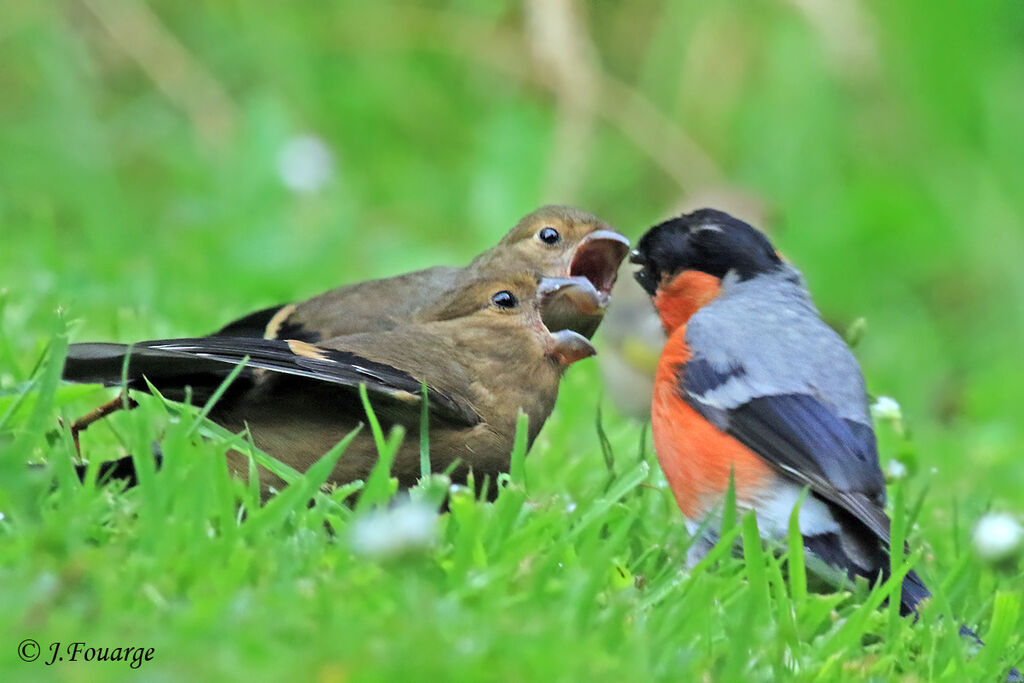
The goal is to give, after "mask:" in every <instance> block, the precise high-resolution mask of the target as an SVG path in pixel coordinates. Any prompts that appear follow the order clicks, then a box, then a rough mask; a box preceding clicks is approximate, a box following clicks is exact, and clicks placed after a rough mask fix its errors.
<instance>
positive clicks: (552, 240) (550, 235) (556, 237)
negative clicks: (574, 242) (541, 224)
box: [537, 226, 562, 244]
mask: <svg viewBox="0 0 1024 683" xmlns="http://www.w3.org/2000/svg"><path fill="white" fill-rule="evenodd" d="M537 237H538V238H539V239H540V241H541V242H543V243H544V244H558V243H559V242H561V241H562V236H561V235H560V234H559V233H558V231H557V230H555V229H554V228H552V227H550V226H548V227H546V228H541V231H540V232H538V233H537Z"/></svg>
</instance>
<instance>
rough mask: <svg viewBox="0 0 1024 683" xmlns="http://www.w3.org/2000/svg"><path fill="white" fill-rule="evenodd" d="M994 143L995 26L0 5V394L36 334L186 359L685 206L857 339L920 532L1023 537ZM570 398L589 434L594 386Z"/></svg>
mask: <svg viewBox="0 0 1024 683" xmlns="http://www.w3.org/2000/svg"><path fill="white" fill-rule="evenodd" d="M1022 123H1024V5H1022V4H1021V3H1020V2H1014V1H1009V0H1006V1H993V2H977V3H946V4H944V5H943V6H942V7H941V9H939V8H937V7H936V6H935V4H934V3H932V2H927V1H926V0H902V1H900V2H882V1H881V0H871V1H869V2H865V1H860V0H790V1H789V2H785V1H781V0H779V1H769V0H724V1H719V2H709V1H703V2H702V1H697V0H680V1H671V0H665V1H661V2H658V1H654V0H639V1H637V0H634V1H633V2H629V3H613V2H607V1H600V2H589V3H584V2H579V1H576V2H573V1H571V0H530V1H527V2H524V3H513V2H484V1H483V0H477V1H473V0H466V1H462V2H458V1H451V2H440V1H436V2H418V3H398V2H375V3H366V2H331V3H326V2H313V1H304V2H271V3H261V4H259V5H256V4H252V3H242V2H231V1H227V0H214V1H209V2H200V1H198V0H192V1H190V2H173V1H170V0H161V1H157V2H145V3H144V2H119V1H115V0H64V1H53V2H31V1H29V0H7V1H6V2H4V3H2V5H0V159H2V161H0V288H3V294H2V295H0V296H2V300H0V301H2V305H3V308H2V310H0V391H4V392H8V393H9V392H10V391H12V390H13V389H14V388H15V387H17V386H20V385H21V383H22V382H24V381H25V379H26V378H27V377H28V375H29V372H30V370H31V369H32V365H33V363H34V362H35V360H36V359H37V358H38V356H39V353H40V352H41V351H42V349H43V348H44V347H45V345H46V344H47V342H48V341H49V339H50V336H51V331H52V329H53V325H52V320H53V316H54V311H55V310H57V309H60V310H61V311H62V312H63V315H65V316H66V317H67V318H68V319H69V320H71V321H74V323H73V324H74V326H73V334H72V340H73V341H85V340H120V341H131V340H136V339H144V338H160V337H172V336H188V335H195V334H201V333H205V332H209V331H212V330H214V329H216V328H217V327H219V326H220V325H221V324H223V323H225V322H226V321H228V320H230V319H232V318H233V317H236V316H239V315H241V314H243V313H246V312H248V311H250V310H254V309H256V308H259V307H263V306H267V305H271V304H276V303H281V302H283V301H287V300H291V299H295V298H301V297H305V296H309V295H312V294H315V293H318V292H320V291H322V290H324V289H327V288H330V287H333V286H336V285H338V284H340V283H343V282H349V281H355V280H360V279H365V278H369V277H376V276H384V275H390V274H394V273H398V272H402V271H406V270H410V269H415V268H420V267H425V266H428V265H434V264H437V263H454V264H457V263H463V262H466V261H468V260H469V259H470V258H471V257H472V256H473V255H474V254H476V253H478V252H479V251H482V250H483V249H484V248H486V247H488V246H490V245H492V244H493V243H495V242H496V241H497V240H498V238H499V237H500V236H501V235H502V234H503V233H504V232H505V231H506V230H507V229H508V228H509V227H510V226H511V225H512V224H513V223H514V222H515V221H516V220H517V219H518V218H519V217H520V216H521V215H522V214H525V213H527V212H528V211H530V210H532V209H534V208H535V207H536V206H538V205H540V204H543V203H549V202H555V203H569V204H577V205H579V206H581V207H583V208H585V209H587V210H589V211H592V212H594V213H596V214H598V215H600V216H601V217H603V218H605V219H606V220H608V221H609V222H611V223H612V224H614V225H615V226H616V227H617V228H619V229H620V230H621V231H622V232H624V233H625V234H627V235H628V236H630V237H631V238H634V239H635V238H636V237H638V236H639V235H640V234H641V233H642V232H643V231H644V230H645V229H646V227H648V226H649V225H651V224H652V223H654V222H656V221H659V220H662V219H664V218H665V217H667V216H669V215H671V214H672V213H674V212H678V211H680V210H681V209H683V208H690V207H695V206H698V205H712V206H717V207H720V208H725V209H727V210H730V211H733V212H734V213H736V214H737V215H739V216H741V217H743V218H746V219H748V220H750V221H753V222H755V223H756V224H758V225H759V226H760V227H763V228H764V229H766V230H767V231H768V232H769V233H770V234H771V235H772V236H773V238H774V239H775V240H776V242H777V244H778V246H779V248H780V249H781V250H782V251H783V252H784V254H785V255H786V256H787V257H788V258H790V259H791V260H792V261H794V262H795V263H796V264H797V265H798V266H799V267H800V268H801V269H802V270H803V271H804V274H805V275H806V277H807V279H808V281H809V283H810V287H811V290H812V292H813V294H814V296H815V298H816V301H817V303H818V305H819V307H820V308H821V309H822V311H823V314H824V315H825V317H826V318H827V319H828V320H829V322H831V323H832V324H834V325H835V326H836V327H837V328H838V329H840V330H843V329H846V328H847V327H848V326H849V325H851V324H852V323H854V321H856V320H857V319H858V318H862V317H863V318H864V319H865V320H866V323H867V331H866V334H865V336H864V337H863V339H862V341H861V342H860V343H859V345H858V346H857V348H856V353H857V355H858V357H859V358H860V360H861V362H862V364H863V367H864V371H865V375H866V377H867V381H868V386H869V389H870V391H871V392H872V393H873V394H875V395H887V396H892V397H894V398H896V399H897V400H898V401H899V402H900V403H901V404H902V406H903V409H904V416H905V420H906V422H905V425H906V426H907V427H909V430H910V432H909V434H910V436H911V438H910V439H909V440H908V439H904V438H900V437H899V436H898V435H895V434H893V433H892V432H891V430H880V431H881V434H880V435H881V437H882V446H883V449H882V450H883V460H888V459H889V458H891V457H898V458H899V459H900V460H901V461H902V462H904V463H905V464H907V465H908V466H909V467H910V470H911V473H912V474H913V475H914V476H916V477H917V479H916V480H915V486H917V487H918V489H924V488H928V490H929V493H928V499H927V501H928V504H927V505H926V507H925V509H924V511H923V513H922V518H921V519H922V523H924V524H926V525H930V528H932V529H940V528H941V529H948V528H949V525H950V524H955V523H956V520H955V519H954V520H953V521H951V519H950V517H951V515H954V514H955V512H954V511H955V510H956V509H960V510H961V511H963V510H966V511H967V514H966V515H963V518H965V519H967V520H968V522H969V520H972V519H975V518H976V517H977V515H978V514H980V512H982V511H983V510H985V509H987V508H989V507H996V508H1001V509H1007V510H1009V511H1011V512H1016V513H1021V512H1024V503H1022V502H1021V497H1020V491H1021V490H1024V466H1022V464H1021V457H1022V454H1024V450H1022V444H1024V419H1022V415H1024V408H1022V406H1024V363H1022V358H1024V353H1022V346H1024V268H1022V267H1021V263H1022V259H1024V200H1022V197H1024V135H1022ZM629 286H633V283H632V282H631V281H630V280H628V279H623V280H622V281H620V289H619V292H620V293H621V292H624V291H625V290H624V288H625V287H629ZM622 298H623V299H625V295H623V297H622ZM640 303H641V304H642V303H643V302H642V301H641V302H640ZM605 334H606V333H599V334H598V340H599V341H600V340H601V337H602V336H605ZM570 374H571V375H573V377H572V381H571V383H570V384H569V385H568V386H567V387H566V388H565V389H564V390H563V396H562V399H561V404H560V405H564V404H565V402H567V401H568V402H572V401H579V400H581V397H582V398H586V400H587V401H588V402H587V404H586V411H591V412H592V410H593V405H594V402H593V399H592V397H591V394H589V393H587V392H588V389H587V387H589V386H593V382H597V381H599V375H598V372H597V370H596V368H594V367H593V364H590V366H589V368H587V369H585V368H583V367H580V368H574V369H573V371H572V373H570ZM616 390H617V389H616V388H615V387H605V389H604V391H605V392H606V393H614V392H615V391H616ZM571 392H576V393H575V394H573V393H571ZM91 404H92V401H81V400H80V401H79V402H78V403H76V404H75V405H74V410H81V409H87V408H88V407H91ZM556 419H557V415H556ZM586 419H590V418H586ZM552 443H554V444H555V445H558V446H561V447H563V448H574V447H578V448H580V449H581V450H585V452H586V456H585V457H586V458H589V459H591V462H592V463H595V464H597V465H598V466H599V464H600V458H599V456H598V455H597V452H596V450H595V449H596V440H595V438H594V436H593V435H592V434H587V435H586V436H584V437H580V440H579V441H576V440H575V439H574V438H570V436H569V435H566V434H563V433H561V432H559V431H558V428H557V427H555V426H554V425H551V428H550V429H548V430H547V431H546V432H545V436H544V437H543V438H542V440H541V442H539V445H540V448H539V449H535V450H539V451H540V452H538V453H536V457H537V458H539V459H540V466H541V467H542V468H543V467H547V468H548V469H549V470H551V471H556V470H557V468H558V467H561V466H562V465H561V464H559V463H561V461H562V460H563V459H564V457H565V453H564V451H559V450H558V449H556V448H553V447H552ZM556 451H558V452H556ZM592 451H593V452H592ZM581 457H584V456H582V455H581ZM545 462H546V463H548V465H547V466H545V465H544V463H545ZM554 481H556V482H557V481H559V480H557V479H555V480H554ZM551 487H552V488H555V485H552V486H551ZM960 523H961V524H963V523H965V522H963V520H961V522H960ZM965 533H966V532H965V530H964V529H962V528H960V529H953V534H951V535H950V536H951V537H950V538H942V537H940V536H939V535H938V534H933V535H932V537H930V538H929V539H928V540H929V541H930V542H931V543H932V544H933V545H935V546H936V547H937V548H939V549H942V548H944V547H948V546H949V545H950V544H954V545H955V544H957V543H958V540H957V539H956V538H954V536H957V535H959V536H961V537H962V536H963V535H964V534H965ZM940 562H941V560H940Z"/></svg>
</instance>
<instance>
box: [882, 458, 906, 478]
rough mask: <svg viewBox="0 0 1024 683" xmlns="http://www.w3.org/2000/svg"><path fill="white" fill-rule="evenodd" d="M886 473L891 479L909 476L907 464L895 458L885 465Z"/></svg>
mask: <svg viewBox="0 0 1024 683" xmlns="http://www.w3.org/2000/svg"><path fill="white" fill-rule="evenodd" d="M885 473H886V475H888V477H889V478H890V479H902V478H903V477H905V476H907V466H906V465H904V464H903V463H901V462H900V461H899V460H896V459H895V458H893V459H892V460H890V461H889V464H888V465H886V467H885Z"/></svg>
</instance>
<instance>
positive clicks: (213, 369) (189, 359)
mask: <svg viewBox="0 0 1024 683" xmlns="http://www.w3.org/2000/svg"><path fill="white" fill-rule="evenodd" d="M126 356H128V363H127V368H126V367H125V357H126ZM232 369H233V368H232V366H230V365H228V364H225V363H222V362H219V361H214V360H209V359H204V358H202V357H197V356H195V355H189V354H184V353H177V352H174V351H168V350H164V349H153V348H147V347H145V346H132V345H129V344H108V343H84V344H72V345H71V346H70V347H69V348H68V355H67V359H66V360H65V361H64V373H63V377H64V379H66V380H68V381H70V382H79V383H83V384H103V385H106V386H120V385H121V382H122V378H123V379H124V381H126V383H127V386H128V387H129V388H131V389H137V390H140V391H146V390H147V387H146V383H145V382H144V381H143V380H142V378H143V376H145V377H146V378H147V379H148V380H149V381H150V382H152V383H153V385H154V386H156V387H157V388H159V389H160V392H161V393H163V394H164V396H166V397H167V398H169V399H171V400H176V401H180V400H183V399H184V396H185V387H186V386H188V387H192V392H193V393H192V398H193V400H195V401H196V402H202V401H205V400H206V399H207V398H209V397H210V396H211V395H212V394H213V391H214V390H215V389H216V388H217V386H218V385H219V384H220V383H221V381H223V379H224V378H225V377H226V376H227V375H228V374H229V373H230V372H231V370H232ZM247 372H248V371H246V370H243V372H242V376H243V377H244V376H246V375H247ZM248 376H251V373H249V375H248ZM239 379H242V377H240V378H239ZM236 385H237V383H236ZM233 388H234V387H233Z"/></svg>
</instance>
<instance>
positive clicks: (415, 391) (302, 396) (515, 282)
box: [64, 272, 602, 494]
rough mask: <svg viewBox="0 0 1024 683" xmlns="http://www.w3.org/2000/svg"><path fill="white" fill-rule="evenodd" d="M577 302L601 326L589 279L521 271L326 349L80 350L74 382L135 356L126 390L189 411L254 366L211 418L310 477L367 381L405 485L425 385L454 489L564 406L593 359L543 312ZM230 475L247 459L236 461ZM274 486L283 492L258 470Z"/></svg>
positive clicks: (368, 455)
mask: <svg viewBox="0 0 1024 683" xmlns="http://www.w3.org/2000/svg"><path fill="white" fill-rule="evenodd" d="M555 297H557V298H559V300H561V301H571V302H573V304H574V305H575V306H576V307H577V309H578V310H579V312H580V313H581V314H586V315H594V314H597V313H598V312H599V311H600V310H601V308H602V300H601V297H600V296H599V295H598V294H597V292H596V291H595V289H594V288H593V287H592V286H591V285H590V283H589V282H587V281H586V280H585V279H583V278H579V277H577V278H572V279H568V278H543V279H542V278H540V277H538V276H536V275H534V274H532V273H522V272H517V273H511V274H505V275H492V276H490V277H484V278H478V279H475V280H471V281H469V282H466V283H464V284H462V285H461V286H459V287H457V288H455V289H453V290H451V291H449V292H448V293H447V294H446V295H445V296H443V297H441V298H440V299H439V300H437V301H435V302H433V303H432V304H431V305H429V306H427V307H425V308H421V309H420V310H419V311H418V312H417V313H416V314H415V315H414V316H413V320H412V321H411V322H409V323H407V324H404V325H400V326H397V327H395V328H393V329H391V330H385V331H377V332H363V333H359V334H352V335H346V336H339V337H334V338H331V339H325V340H323V341H320V342H319V343H317V344H315V345H314V344H311V343H309V342H306V341H302V340H296V339H286V340H278V339H260V338H253V337H229V336H212V337H203V338H198V339H177V340H164V341H150V342H142V343H139V344H134V345H132V346H128V345H124V344H73V345H72V346H71V348H70V350H69V353H68V358H67V362H66V364H65V367H64V378H65V379H68V380H71V381H75V382H100V383H104V384H107V385H109V386H115V385H120V383H121V377H122V368H123V366H124V357H125V355H126V354H128V353H129V351H130V359H129V362H128V365H127V370H126V377H127V383H128V388H129V389H134V390H140V391H146V385H145V382H144V381H143V377H145V378H146V379H148V380H149V381H150V382H152V383H153V385H154V386H155V387H156V388H157V389H158V390H159V391H160V392H161V393H162V394H163V395H164V396H166V397H167V398H170V399H175V400H182V399H183V398H184V397H185V391H186V387H191V390H192V396H193V399H194V400H195V401H197V402H200V401H205V400H206V399H207V398H209V397H210V396H211V395H212V393H213V392H214V390H215V389H216V388H217V387H218V385H219V384H220V383H221V382H222V380H223V379H224V378H225V377H226V376H227V375H228V374H229V373H230V372H231V371H232V370H233V369H234V368H235V367H236V366H237V365H238V364H240V363H241V362H242V360H243V359H245V358H248V360H247V362H246V363H245V367H244V369H243V370H242V371H241V373H240V374H239V375H238V377H237V378H236V379H235V381H234V383H233V384H232V385H231V387H230V389H229V391H228V392H227V393H226V394H225V395H224V396H223V397H222V398H221V399H220V401H219V402H218V403H217V404H216V405H215V406H214V408H213V410H212V411H211V413H210V415H209V417H210V418H211V419H212V420H214V421H215V422H217V423H218V424H220V425H222V426H224V427H226V428H228V429H230V430H233V431H239V430H241V429H242V428H243V427H244V426H245V425H246V424H247V425H248V426H249V428H250V430H251V433H252V436H253V439H254V441H255V443H256V445H257V446H258V447H260V448H261V449H263V450H265V451H266V452H267V453H269V454H270V455H272V456H274V457H275V458H277V459H279V460H281V461H282V462H284V463H286V464H288V465H290V466H292V467H294V468H295V469H297V470H300V471H305V470H306V469H307V468H308V467H309V466H310V465H311V464H312V463H313V462H315V461H316V460H317V459H318V458H319V457H320V456H322V455H323V454H324V453H325V452H326V451H327V450H328V449H330V448H331V447H332V446H333V445H334V444H335V443H337V442H338V441H339V440H341V439H342V438H343V437H344V436H345V435H346V434H348V432H350V431H351V430H352V429H353V428H354V427H355V426H356V425H358V424H359V423H360V422H363V421H365V419H366V415H365V412H364V410H363V407H362V404H361V402H360V399H359V393H358V388H359V385H360V384H365V385H366V388H367V391H368V393H369V396H370V402H371V404H372V406H373V408H374V411H375V413H376V415H377V417H378V419H380V421H381V424H382V426H383V427H384V428H385V429H388V428H390V426H391V425H396V424H400V425H403V426H404V427H405V429H406V434H407V436H406V439H405V441H404V443H403V445H402V447H401V449H400V450H399V452H398V454H397V456H396V458H395V461H394V465H393V467H392V474H393V475H394V476H396V477H397V478H398V480H399V483H400V484H401V485H402V486H405V487H408V486H411V485H413V484H415V482H416V480H417V479H418V477H419V475H420V465H419V422H420V401H421V396H422V394H421V387H422V384H426V386H427V400H428V402H429V403H428V407H429V416H430V427H429V438H430V460H431V468H432V469H433V471H435V472H437V471H443V470H445V469H446V468H447V467H448V466H449V465H451V464H452V463H454V462H455V461H456V460H458V461H459V462H460V463H461V464H460V466H459V467H458V468H457V469H456V470H455V471H454V473H453V480H454V481H461V482H464V481H465V479H466V474H467V472H468V470H469V468H472V470H473V471H474V474H475V477H476V480H477V482H482V481H483V479H484V478H485V477H488V478H489V480H490V481H491V483H492V487H491V489H490V492H491V493H492V494H493V493H494V491H495V489H494V487H493V484H494V482H495V480H496V478H497V475H498V474H499V473H501V472H507V471H508V469H509V465H510V462H509V455H510V453H511V450H512V443H513V438H514V435H515V424H516V417H517V414H518V412H519V410H522V411H523V412H525V413H526V414H527V416H528V417H529V430H528V442H529V443H532V442H533V439H534V438H535V437H536V436H537V433H538V432H539V431H540V428H541V426H542V425H543V424H544V421H545V420H546V419H547V417H548V415H549V414H550V413H551V410H552V408H553V406H554V403H555V398H556V396H557V393H558V383H559V380H560V379H561V376H562V372H563V371H564V370H565V368H566V367H568V366H569V365H570V364H572V363H574V362H576V361H578V360H581V359H583V358H586V357H588V356H591V355H593V354H594V349H593V347H592V346H591V345H590V343H589V342H588V341H587V340H586V338H584V337H583V336H582V335H580V334H578V333H576V332H573V331H571V330H560V331H557V332H550V331H549V330H548V328H547V327H545V325H544V323H543V321H542V318H541V307H542V306H543V305H544V304H545V303H546V302H549V301H550V300H551V299H552V298H555ZM229 460H230V462H231V465H232V467H233V469H235V470H236V471H238V472H245V471H246V468H247V467H248V461H247V459H246V458H245V457H243V456H241V455H239V454H237V453H232V454H229ZM376 460H377V451H376V448H375V446H374V442H373V439H372V437H371V435H370V434H369V433H368V432H365V431H364V432H361V433H360V434H359V435H358V436H357V437H356V439H355V440H354V441H353V442H352V444H351V445H350V446H349V448H348V450H347V451H346V452H345V454H344V455H343V456H342V458H341V460H340V461H339V462H338V465H337V466H336V467H335V469H334V472H333V473H332V475H331V477H330V481H332V482H334V483H337V484H344V483H347V482H351V481H354V480H356V479H363V478H365V477H366V476H367V475H368V474H369V472H370V469H371V468H372V467H373V465H374V463H375V462H376ZM261 481H262V483H263V485H264V488H266V486H268V485H269V486H273V487H275V488H280V487H281V486H282V485H283V482H281V481H280V480H279V479H278V478H277V477H275V476H273V475H271V474H269V473H266V472H264V473H262V479H261Z"/></svg>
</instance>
